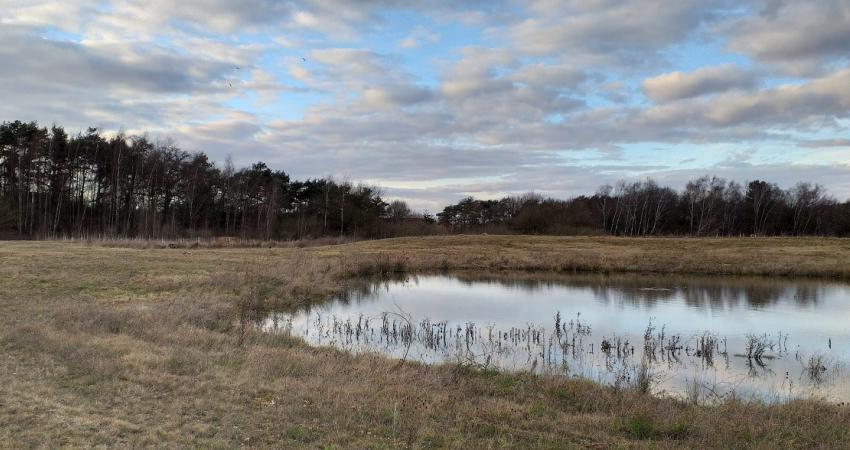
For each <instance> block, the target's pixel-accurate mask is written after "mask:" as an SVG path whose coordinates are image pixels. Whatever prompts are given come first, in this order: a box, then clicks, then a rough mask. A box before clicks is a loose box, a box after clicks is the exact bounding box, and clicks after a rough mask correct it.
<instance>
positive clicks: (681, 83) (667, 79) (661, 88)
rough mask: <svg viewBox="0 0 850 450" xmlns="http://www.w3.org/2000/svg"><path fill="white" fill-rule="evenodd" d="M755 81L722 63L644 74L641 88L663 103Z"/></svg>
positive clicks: (750, 85) (745, 87) (741, 85)
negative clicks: (682, 70) (651, 75)
mask: <svg viewBox="0 0 850 450" xmlns="http://www.w3.org/2000/svg"><path fill="white" fill-rule="evenodd" d="M755 85H756V78H755V76H754V74H752V73H751V72H747V71H745V70H743V69H740V68H738V67H735V66H733V65H729V64H724V65H721V66H714V67H704V68H702V69H699V70H696V71H694V72H690V73H684V72H678V71H677V72H670V73H666V74H663V75H659V76H656V77H653V78H648V79H646V80H645V81H644V82H643V91H644V93H645V94H646V96H647V97H649V98H651V99H652V100H653V101H655V102H657V103H664V102H669V101H672V100H680V99H683V98H691V97H700V96H703V95H709V94H715V93H718V92H724V91H729V90H734V89H751V88H753V87H754V86H755Z"/></svg>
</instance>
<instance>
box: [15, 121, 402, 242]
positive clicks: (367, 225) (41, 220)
mask: <svg viewBox="0 0 850 450" xmlns="http://www.w3.org/2000/svg"><path fill="white" fill-rule="evenodd" d="M399 214H409V209H408V208H407V207H406V205H404V204H403V203H394V204H392V205H390V204H387V203H386V202H384V201H383V200H382V199H381V195H380V191H379V190H378V189H377V188H375V187H371V186H365V185H355V184H352V183H347V182H336V181H334V180H331V179H315V180H306V181H297V180H292V179H290V177H289V175H287V174H286V173H284V172H282V171H277V170H272V169H270V168H269V167H267V166H266V165H265V164H263V163H261V162H259V163H256V164H254V165H252V166H250V167H248V168H243V169H236V168H234V167H233V164H232V163H231V162H230V161H228V162H227V163H226V164H225V165H224V167H221V168H220V167H217V166H216V165H215V164H214V163H213V162H212V161H210V160H209V158H208V157H207V155H205V154H204V153H201V152H196V153H190V152H186V151H183V150H181V149H180V148H178V147H177V146H176V145H174V144H173V143H171V142H167V141H166V142H160V141H151V140H149V139H147V138H145V137H138V136H124V135H120V134H119V135H117V136H113V137H106V136H104V135H102V134H100V133H99V132H98V131H97V130H96V129H94V128H90V129H88V131H87V132H85V133H80V134H77V135H74V136H69V135H68V133H66V132H65V130H64V129H62V128H61V127H57V126H53V127H50V128H49V129H48V128H47V127H40V126H38V124H36V123H34V122H32V123H25V122H20V121H16V122H4V123H3V124H2V125H0V231H3V230H5V231H6V232H7V234H8V233H9V232H11V233H16V234H19V235H22V236H28V237H60V236H70V237H93V236H108V237H142V238H174V237H187V236H188V237H195V236H220V235H226V236H238V237H243V238H253V239H301V238H311V237H319V236H345V237H353V238H378V237H385V236H387V235H392V234H394V233H397V232H398V231H396V230H394V229H393V226H398V222H399V221H400V220H399Z"/></svg>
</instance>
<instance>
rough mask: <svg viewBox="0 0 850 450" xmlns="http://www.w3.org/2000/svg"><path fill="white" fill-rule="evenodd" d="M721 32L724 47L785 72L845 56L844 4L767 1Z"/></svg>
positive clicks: (838, 0)
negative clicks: (759, 9)
mask: <svg viewBox="0 0 850 450" xmlns="http://www.w3.org/2000/svg"><path fill="white" fill-rule="evenodd" d="M726 33H727V34H728V36H729V40H728V46H729V48H730V49H732V50H734V51H737V52H743V53H746V54H749V55H751V56H752V57H753V58H756V59H757V60H760V61H764V62H766V63H771V64H773V65H775V66H777V67H779V68H780V69H782V70H783V71H785V72H786V73H790V74H793V75H811V74H814V73H821V72H823V70H824V69H825V68H828V67H830V66H832V65H833V64H835V63H836V62H839V61H843V62H846V61H847V58H848V55H850V3H848V2H847V1H845V0H821V1H806V2H798V1H790V2H769V3H767V5H766V8H765V9H764V11H763V13H762V14H758V15H748V16H745V17H742V18H740V19H738V20H735V21H733V22H732V23H731V24H729V25H728V26H727V30H726Z"/></svg>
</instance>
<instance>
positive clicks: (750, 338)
mask: <svg viewBox="0 0 850 450" xmlns="http://www.w3.org/2000/svg"><path fill="white" fill-rule="evenodd" d="M848 317H850V287H848V285H846V284H840V283H829V282H824V281H816V280H794V281H789V280H777V279H768V278H752V277H723V278H719V277H689V276H660V275H598V274H594V275H590V274H580V275H560V276H555V277H547V278H540V277H539V276H538V275H535V274H532V273H522V274H516V275H515V276H511V277H505V276H499V277H494V276H492V275H488V274H481V273H455V274H452V275H451V276H447V275H439V274H434V275H420V276H400V277H396V278H392V279H380V280H362V281H361V282H359V283H357V285H356V286H354V287H353V288H352V289H351V290H349V291H348V292H346V293H345V294H344V295H341V296H339V297H338V298H336V299H334V300H333V301H331V302H329V303H327V304H323V305H321V306H315V307H312V308H310V309H305V310H302V311H299V312H297V313H295V314H284V313H281V314H272V315H271V316H269V317H268V318H267V319H266V321H265V322H264V324H263V326H264V327H265V328H266V329H268V330H269V331H276V332H287V333H293V334H297V335H300V336H303V337H304V338H305V339H306V340H307V341H308V342H311V343H313V344H316V345H334V346H338V347H341V348H345V349H348V350H350V351H353V352H381V353H384V354H387V355H389V356H391V357H396V358H406V359H416V360H419V361H422V362H426V363H436V362H446V361H452V362H460V363H464V364H475V365H483V366H492V367H496V368H500V369H504V370H533V371H537V372H550V373H560V374H563V375H566V376H582V377H587V378H591V379H595V380H597V381H601V382H605V383H612V384H622V383H634V382H636V380H638V379H640V378H642V377H643V376H644V375H646V374H647V373H649V374H650V375H651V378H652V380H653V388H654V391H656V392H663V393H668V394H672V395H680V396H683V395H688V396H693V395H695V394H694V393H696V395H698V396H700V397H701V398H702V400H704V401H709V400H710V401H717V400H722V399H723V398H726V397H728V396H730V395H735V396H756V397H759V398H762V399H767V400H773V399H780V400H784V399H788V398H797V397H819V398H824V399H827V400H835V401H847V400H850V383H848V378H847V376H846V375H845V374H844V373H843V366H844V364H845V362H846V361H847V360H848V359H850V358H848V356H850V355H848V347H850V346H848V344H850V329H848V326H847V325H846V320H847V318H848Z"/></svg>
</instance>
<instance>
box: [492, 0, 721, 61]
mask: <svg viewBox="0 0 850 450" xmlns="http://www.w3.org/2000/svg"><path fill="white" fill-rule="evenodd" d="M727 3H728V2H725V1H698V0H682V1H675V2H669V1H664V0H640V1H621V0H602V1H594V2H580V1H566V2H552V1H545V0H544V1H538V2H536V3H534V4H533V5H532V7H531V9H532V10H533V11H534V12H536V13H537V14H536V15H535V16H533V17H531V18H528V19H526V20H523V21H522V22H520V23H518V24H516V25H514V26H513V27H511V29H510V30H509V33H510V36H511V37H512V38H513V39H514V41H515V43H516V46H517V48H518V49H519V50H521V51H525V52H528V53H531V54H539V55H551V54H562V53H564V54H568V55H570V57H572V58H574V59H581V60H586V61H593V62H595V63H598V64H615V65H621V64H623V63H629V64H632V65H642V66H645V65H648V64H651V63H652V62H653V61H654V60H657V59H658V54H657V52H658V51H659V50H661V49H663V48H665V47H667V46H669V45H672V44H674V43H677V42H680V41H681V40H682V39H684V38H685V37H686V36H688V35H690V34H691V33H693V32H694V30H696V29H698V28H699V25H700V24H702V23H703V22H706V21H709V20H711V19H713V18H715V16H716V11H717V10H718V9H719V8H720V7H722V6H724V5H725V4H727Z"/></svg>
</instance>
